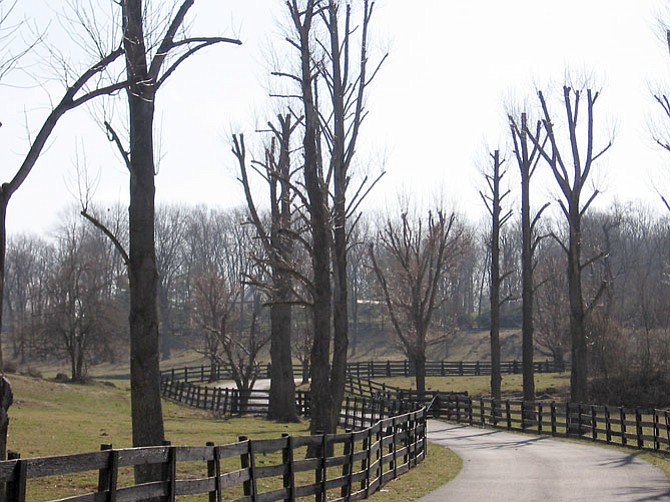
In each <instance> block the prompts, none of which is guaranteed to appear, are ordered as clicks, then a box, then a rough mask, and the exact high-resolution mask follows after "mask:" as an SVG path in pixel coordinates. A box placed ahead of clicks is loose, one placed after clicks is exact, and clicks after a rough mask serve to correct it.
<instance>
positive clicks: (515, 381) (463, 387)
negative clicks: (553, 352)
mask: <svg viewBox="0 0 670 502" xmlns="http://www.w3.org/2000/svg"><path fill="white" fill-rule="evenodd" d="M375 381H377V382H384V383H386V384H387V385H390V386H393V387H400V388H402V389H416V382H415V380H414V377H396V378H379V379H375ZM522 385H523V379H522V376H521V375H503V379H502V391H503V397H508V398H514V397H521V395H522ZM426 390H429V391H434V390H440V391H444V392H462V391H467V392H468V394H469V395H471V396H473V397H485V396H490V395H491V377H490V376H463V377H458V376H454V377H427V378H426ZM535 392H536V395H537V396H538V398H541V399H543V400H552V399H554V400H556V401H559V400H563V399H564V398H565V397H566V396H567V395H568V394H569V392H570V374H569V373H536V374H535Z"/></svg>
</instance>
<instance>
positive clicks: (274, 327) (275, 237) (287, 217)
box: [233, 114, 298, 422]
mask: <svg viewBox="0 0 670 502" xmlns="http://www.w3.org/2000/svg"><path fill="white" fill-rule="evenodd" d="M277 122H278V123H277V125H274V124H272V123H269V124H268V126H269V128H270V131H271V132H272V138H271V140H270V145H269V146H268V147H267V148H266V149H265V160H264V162H256V165H257V166H258V168H257V169H259V170H260V174H261V176H262V178H263V179H264V180H265V181H266V183H267V184H268V186H269V202H270V221H269V229H268V228H267V226H268V224H266V223H265V222H264V221H263V220H262V219H261V216H260V215H259V212H258V209H257V208H256V203H255V201H254V198H253V195H252V192H251V187H250V183H249V173H248V170H249V169H248V166H247V164H246V149H245V145H244V136H242V135H240V136H239V137H238V136H233V153H234V154H235V157H236V158H237V160H238V163H239V167H240V180H241V182H242V186H243V187H244V194H245V197H246V201H247V208H248V210H249V219H250V221H251V223H252V224H253V225H254V227H255V229H256V234H257V235H258V237H259V238H260V241H261V243H262V245H263V249H264V253H263V257H256V260H257V262H259V264H260V265H261V266H263V267H267V269H268V274H267V276H268V277H270V278H271V281H270V282H271V284H269V285H268V284H258V286H260V287H263V288H264V289H265V290H266V291H267V292H268V293H269V295H270V300H269V301H270V330H271V335H270V359H271V363H272V365H271V370H270V400H269V407H268V418H270V419H274V420H280V421H283V422H294V421H297V420H298V416H297V412H296V407H295V383H294V381H293V361H292V356H291V327H292V319H291V316H292V313H291V309H292V303H294V297H295V295H294V293H293V271H294V270H295V264H294V262H293V255H294V252H293V249H294V243H293V236H292V234H293V227H294V222H293V212H294V202H293V199H294V198H295V189H294V188H293V181H292V179H291V178H292V175H293V171H295V169H292V167H291V135H292V134H293V132H294V131H295V129H296V127H297V125H298V124H297V123H292V121H291V115H290V114H287V115H285V116H284V115H279V116H278V118H277Z"/></svg>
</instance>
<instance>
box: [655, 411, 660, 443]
mask: <svg viewBox="0 0 670 502" xmlns="http://www.w3.org/2000/svg"><path fill="white" fill-rule="evenodd" d="M660 449H661V442H660V441H659V427H658V410H657V409H654V450H660Z"/></svg>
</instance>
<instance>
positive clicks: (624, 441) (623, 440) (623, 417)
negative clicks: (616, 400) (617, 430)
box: [619, 406, 628, 446]
mask: <svg viewBox="0 0 670 502" xmlns="http://www.w3.org/2000/svg"><path fill="white" fill-rule="evenodd" d="M619 417H620V418H621V444H622V445H623V446H626V444H627V443H628V438H627V437H626V412H625V411H624V408H623V406H622V407H620V408H619Z"/></svg>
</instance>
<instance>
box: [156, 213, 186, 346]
mask: <svg viewBox="0 0 670 502" xmlns="http://www.w3.org/2000/svg"><path fill="white" fill-rule="evenodd" d="M186 225H187V212H186V210H185V209H184V208H183V207H179V206H174V205H173V206H164V207H160V208H159V209H158V211H157V212H156V268H157V270H158V276H159V280H158V308H159V314H160V337H161V343H160V346H161V358H162V359H168V358H169V357H170V353H171V349H172V338H173V336H174V332H175V319H174V318H175V312H174V310H175V308H174V303H175V300H174V298H173V297H174V296H175V295H173V293H174V292H175V288H176V287H177V281H178V280H179V275H180V273H181V272H182V264H183V262H184V260H185V257H184V247H185V246H184V238H185V233H186Z"/></svg>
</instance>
